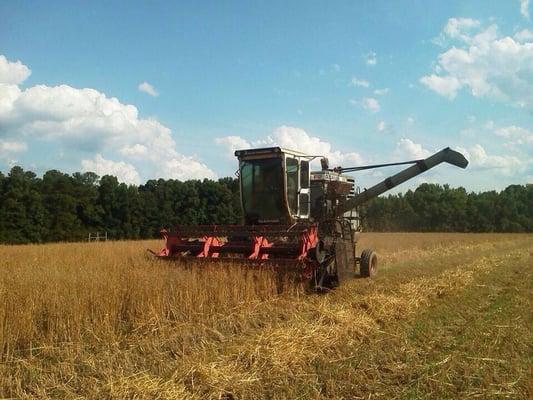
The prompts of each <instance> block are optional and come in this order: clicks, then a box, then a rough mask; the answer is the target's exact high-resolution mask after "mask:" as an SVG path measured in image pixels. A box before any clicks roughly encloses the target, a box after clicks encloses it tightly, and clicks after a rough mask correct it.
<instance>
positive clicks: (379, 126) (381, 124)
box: [376, 121, 387, 132]
mask: <svg viewBox="0 0 533 400" xmlns="http://www.w3.org/2000/svg"><path fill="white" fill-rule="evenodd" d="M376 129H377V130H378V132H384V131H385V129H387V124H386V123H385V121H379V122H378V124H377V126H376Z"/></svg>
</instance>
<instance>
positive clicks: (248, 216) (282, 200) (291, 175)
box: [155, 147, 468, 290]
mask: <svg viewBox="0 0 533 400" xmlns="http://www.w3.org/2000/svg"><path fill="white" fill-rule="evenodd" d="M235 155H236V156H237V158H238V160H239V171H238V175H239V183H240V192H241V204H242V211H243V219H244V221H243V222H244V223H243V224H242V225H196V226H184V225H181V226H176V227H175V228H173V229H172V230H170V231H167V230H166V229H164V230H162V231H161V233H162V235H163V238H164V240H165V246H164V247H163V248H162V249H161V250H160V251H159V252H158V253H155V254H156V256H158V257H160V258H163V259H168V260H176V259H179V260H196V261H197V260H205V261H231V262H234V261H238V262H243V263H246V264H248V265H255V266H262V267H265V266H267V267H271V268H274V269H279V270H282V269H283V270H285V269H290V270H292V271H296V272H297V273H299V275H300V276H302V277H304V278H305V279H308V280H309V281H310V282H311V285H312V287H314V288H316V289H320V290H322V289H329V288H332V287H334V286H336V285H337V284H338V283H339V280H340V279H342V278H344V277H346V276H351V275H354V274H355V273H356V272H357V270H358V272H359V274H360V275H362V276H365V277H369V276H372V275H373V274H375V273H376V272H377V263H378V261H377V255H376V253H375V252H374V251H373V250H371V249H365V250H363V251H362V252H361V253H360V255H359V256H357V252H356V245H357V240H358V237H359V233H360V225H359V214H358V210H359V207H360V206H361V205H363V204H364V203H366V202H367V201H369V200H371V199H372V198H374V197H377V196H379V195H380V194H382V193H384V192H386V191H388V190H390V189H392V188H393V187H395V186H397V185H399V184H401V183H403V182H405V181H407V180H409V179H411V178H413V177H415V176H417V175H419V174H421V173H423V172H424V171H426V170H428V169H431V168H433V167H435V166H437V165H439V164H441V163H443V162H445V163H448V164H451V165H454V166H457V167H460V168H466V166H467V165H468V161H467V160H466V159H465V158H464V156H463V155H462V154H460V153H458V152H456V151H454V150H451V149H450V148H448V147H447V148H445V149H443V150H441V151H439V152H437V153H435V154H433V155H432V156H430V157H428V158H426V159H422V160H412V161H404V162H399V163H387V164H375V165H365V166H358V167H349V168H342V167H335V168H330V167H329V163H328V160H327V159H326V158H322V159H321V160H320V164H321V169H320V170H318V171H311V170H310V165H311V161H312V160H313V159H315V158H317V157H318V156H314V155H307V154H304V153H301V152H298V151H294V150H288V149H284V148H281V147H268V148H260V149H249V150H238V151H236V152H235ZM397 165H410V166H409V167H407V168H405V169H403V170H402V171H400V172H398V173H396V174H394V175H391V176H390V177H388V178H386V179H385V180H383V181H381V182H379V183H378V184H376V185H374V186H372V187H370V188H368V189H365V190H363V191H359V188H357V187H356V186H355V182H354V179H353V178H352V177H351V176H350V175H348V174H349V173H353V172H356V171H361V170H367V169H374V168H382V167H390V166H397Z"/></svg>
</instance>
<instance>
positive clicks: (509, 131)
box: [494, 125, 533, 145]
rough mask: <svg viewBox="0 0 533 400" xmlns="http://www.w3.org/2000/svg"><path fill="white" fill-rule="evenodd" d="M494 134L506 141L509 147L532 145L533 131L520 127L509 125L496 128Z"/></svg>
mask: <svg viewBox="0 0 533 400" xmlns="http://www.w3.org/2000/svg"><path fill="white" fill-rule="evenodd" d="M494 133H495V134H496V135H497V136H500V137H502V138H504V139H507V140H508V144H511V145H531V144H533V131H530V130H528V129H526V128H522V127H521V126H516V125H510V126H505V127H501V128H496V129H495V130H494Z"/></svg>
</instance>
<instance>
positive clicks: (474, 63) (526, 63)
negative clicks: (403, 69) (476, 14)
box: [420, 18, 533, 109]
mask: <svg viewBox="0 0 533 400" xmlns="http://www.w3.org/2000/svg"><path fill="white" fill-rule="evenodd" d="M443 33H444V34H445V35H446V36H447V37H448V38H449V39H451V40H453V41H454V45H453V46H451V47H450V48H449V49H448V50H446V51H444V52H443V53H441V54H440V55H439V57H438V61H437V63H436V68H435V72H434V73H432V74H429V75H426V76H423V77H421V78H420V82H421V83H422V84H423V85H425V86H427V87H428V88H429V89H431V90H433V91H435V92H436V93H438V94H440V95H442V96H445V97H448V98H450V99H453V98H454V97H455V96H456V95H457V93H458V92H459V90H461V89H468V90H469V91H470V93H471V94H472V95H473V96H475V97H486V98H490V99H493V100H497V101H505V102H510V103H511V104H514V105H516V106H519V107H527V108H529V109H533V42H531V41H528V40H530V39H528V38H527V37H528V34H527V33H526V32H522V33H519V34H517V35H518V37H519V38H520V39H518V37H516V36H515V38H512V37H510V36H503V35H501V34H500V33H499V31H498V27H497V26H496V25H491V26H489V27H487V28H486V29H481V28H480V26H479V24H478V21H475V20H470V19H457V18H451V19H450V20H449V21H448V23H447V24H446V27H445V29H444V31H443Z"/></svg>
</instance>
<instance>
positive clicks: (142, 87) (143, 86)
mask: <svg viewBox="0 0 533 400" xmlns="http://www.w3.org/2000/svg"><path fill="white" fill-rule="evenodd" d="M137 89H139V91H140V92H144V93H146V94H149V95H150V96H152V97H157V96H159V93H158V92H157V90H155V88H154V87H153V86H152V85H150V84H149V83H148V82H146V81H145V82H142V83H139V86H137Z"/></svg>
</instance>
